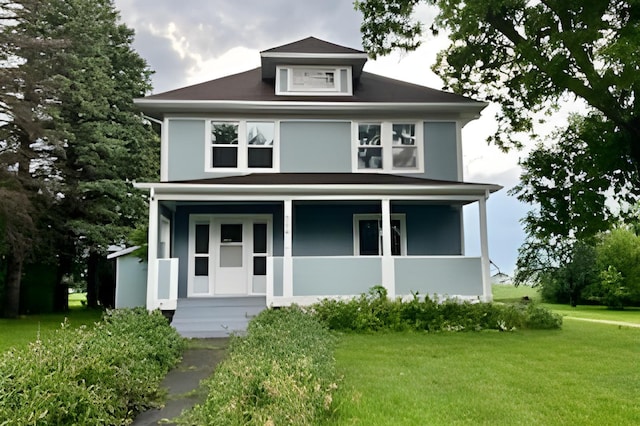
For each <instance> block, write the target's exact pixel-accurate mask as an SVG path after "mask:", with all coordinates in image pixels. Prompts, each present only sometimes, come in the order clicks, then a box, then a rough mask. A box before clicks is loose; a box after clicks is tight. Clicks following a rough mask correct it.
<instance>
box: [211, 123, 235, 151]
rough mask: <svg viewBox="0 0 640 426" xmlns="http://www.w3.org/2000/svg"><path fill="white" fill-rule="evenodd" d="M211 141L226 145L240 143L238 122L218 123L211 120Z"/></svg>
mask: <svg viewBox="0 0 640 426" xmlns="http://www.w3.org/2000/svg"><path fill="white" fill-rule="evenodd" d="M211 143H213V144H216V145H218V144H224V145H237V144H238V124H237V123H216V122H215V121H212V122H211Z"/></svg>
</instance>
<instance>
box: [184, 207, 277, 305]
mask: <svg viewBox="0 0 640 426" xmlns="http://www.w3.org/2000/svg"><path fill="white" fill-rule="evenodd" d="M189 228H190V232H189V280H188V284H187V295H188V296H189V297H212V296H231V295H234V296H239V295H248V294H264V293H265V292H266V260H267V256H269V255H270V253H271V246H272V236H271V216H266V215H264V216H246V215H215V216H212V215H193V216H192V217H191V219H190V224H189Z"/></svg>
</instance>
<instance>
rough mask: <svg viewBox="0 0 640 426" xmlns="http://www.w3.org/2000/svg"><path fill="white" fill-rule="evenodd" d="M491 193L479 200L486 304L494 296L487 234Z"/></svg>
mask: <svg viewBox="0 0 640 426" xmlns="http://www.w3.org/2000/svg"><path fill="white" fill-rule="evenodd" d="M488 198H489V191H487V192H486V194H485V196H484V197H480V199H479V200H478V208H479V209H480V214H479V217H480V254H481V262H482V299H483V301H485V302H491V300H493V295H492V292H491V277H490V273H489V240H488V234H487V199H488Z"/></svg>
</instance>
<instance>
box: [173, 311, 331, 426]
mask: <svg viewBox="0 0 640 426" xmlns="http://www.w3.org/2000/svg"><path fill="white" fill-rule="evenodd" d="M333 347H334V339H333V337H332V336H331V335H330V333H329V332H328V330H327V329H326V328H325V327H324V326H323V325H321V324H320V323H319V322H318V321H317V320H316V319H315V318H313V317H311V316H310V315H308V314H306V313H304V312H303V311H302V310H301V309H300V308H298V307H295V306H293V307H290V308H284V309H278V310H266V311H263V312H262V313H261V314H260V315H258V316H257V317H256V318H254V319H253V320H252V321H251V323H250V325H249V327H248V330H247V335H246V337H235V338H234V339H233V340H232V342H231V344H230V348H229V354H228V356H227V358H226V359H225V360H224V361H223V362H222V363H221V364H220V365H218V367H217V368H216V370H215V372H214V374H213V376H212V377H211V378H210V379H208V380H207V381H206V386H207V388H208V390H209V395H208V397H207V399H206V401H205V402H204V403H202V404H201V405H198V406H196V407H194V409H193V410H192V411H190V412H188V413H186V414H185V415H184V416H183V417H182V418H181V419H180V420H179V423H180V424H185V425H281V424H290V425H316V424H318V423H319V421H320V420H321V419H322V418H323V416H326V415H327V414H329V413H330V412H331V405H332V398H333V396H332V395H333V392H334V391H335V389H336V388H337V384H336V372H335V367H334V359H333Z"/></svg>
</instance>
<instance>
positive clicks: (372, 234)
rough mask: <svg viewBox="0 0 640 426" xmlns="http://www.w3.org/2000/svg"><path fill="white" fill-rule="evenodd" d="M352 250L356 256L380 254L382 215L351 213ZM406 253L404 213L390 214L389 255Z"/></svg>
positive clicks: (381, 252)
mask: <svg viewBox="0 0 640 426" xmlns="http://www.w3.org/2000/svg"><path fill="white" fill-rule="evenodd" d="M353 252H354V253H355V255H356V256H382V254H383V251H382V216H381V215H379V214H355V215H353ZM406 254H407V224H406V216H405V215H404V214H392V215H391V255H392V256H404V255H406Z"/></svg>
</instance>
